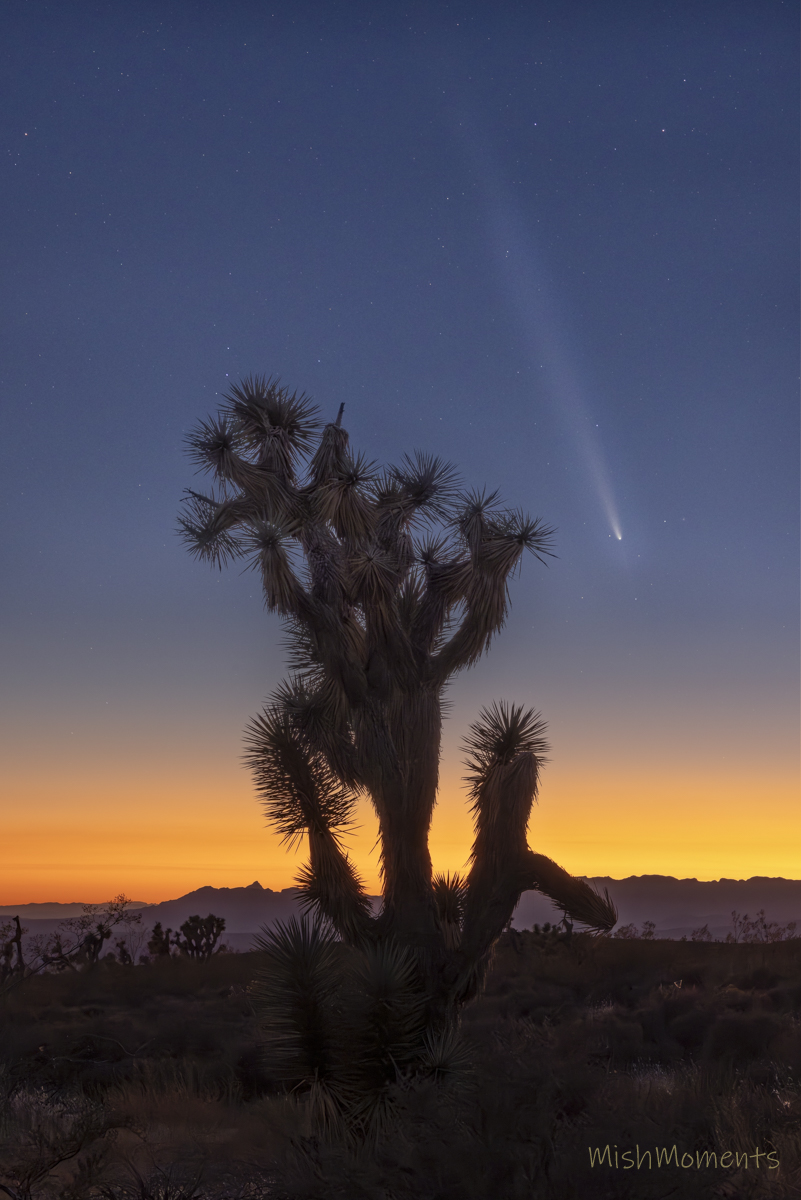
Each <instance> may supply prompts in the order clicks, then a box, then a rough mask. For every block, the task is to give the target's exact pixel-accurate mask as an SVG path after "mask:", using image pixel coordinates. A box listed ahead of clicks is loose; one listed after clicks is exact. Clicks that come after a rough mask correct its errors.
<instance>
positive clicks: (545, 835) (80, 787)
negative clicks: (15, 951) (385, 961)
mask: <svg viewBox="0 0 801 1200" xmlns="http://www.w3.org/2000/svg"><path fill="white" fill-rule="evenodd" d="M460 774H461V769H460V768H456V769H453V770H450V771H449V770H444V771H443V780H442V786H441V791H440V803H439V805H438V808H437V810H436V812H435V817H434V822H433V826H432V830H431V838H430V846H431V854H432V859H433V862H434V868H435V870H451V871H453V870H463V869H464V866H465V862H466V860H467V857H468V855H469V852H470V844H471V840H472V839H471V835H472V827H471V822H470V817H469V813H468V810H467V804H466V801H465V797H464V792H463V791H462V790H461V785H460V782H459V776H460ZM14 795H15V799H16V803H15V804H14V806H13V809H12V810H11V812H10V814H9V815H8V816H7V817H6V818H5V819H4V839H5V842H6V862H5V868H4V874H3V881H2V887H1V888H0V904H6V905H8V904H23V903H28V902H43V901H54V900H61V901H74V900H81V901H84V902H102V901H105V900H107V899H109V897H111V896H113V895H116V894H118V893H119V892H121V891H124V892H125V893H126V894H127V895H129V896H131V897H133V898H134V899H136V900H142V901H148V902H157V901H160V900H168V899H173V898H175V897H177V896H179V895H183V894H185V893H186V892H189V891H192V890H193V889H195V888H198V887H201V886H204V885H206V884H210V885H212V886H215V887H242V886H245V885H247V884H250V883H252V882H253V881H254V880H258V881H259V882H260V883H261V884H262V885H263V886H265V887H271V888H273V889H274V890H280V889H281V888H285V887H291V886H292V883H293V879H294V876H295V873H296V872H297V870H298V868H299V867H300V866H301V865H302V863H303V862H304V861H305V848H304V847H301V848H300V849H299V850H298V851H297V852H295V853H292V852H289V853H288V852H287V850H286V848H285V847H283V846H281V844H280V842H279V839H278V838H277V837H276V836H275V835H273V834H272V833H271V832H270V831H269V830H267V829H266V827H265V825H264V821H263V817H262V814H261V811H260V809H259V806H258V803H257V802H256V800H255V798H254V795H253V791H252V788H251V785H250V782H249V780H248V778H247V777H246V776H245V775H244V773H233V774H232V773H231V772H230V771H226V770H222V769H221V770H220V771H219V772H215V771H209V772H207V773H206V774H205V775H204V776H203V777H202V778H200V777H195V778H190V779H187V777H186V774H183V775H182V776H181V778H180V779H179V778H178V776H177V774H176V776H175V777H173V778H167V779H165V778H164V775H163V774H162V773H159V778H158V780H156V779H155V778H154V777H153V776H152V775H149V774H148V773H147V772H145V771H144V770H143V771H141V772H139V773H138V774H134V773H131V775H129V776H128V778H127V779H126V780H125V781H124V782H123V783H122V784H117V785H116V786H115V790H114V795H113V799H109V792H108V788H107V786H104V783H103V778H102V772H98V774H97V775H96V776H95V777H94V778H92V777H89V778H87V777H86V776H84V779H83V780H82V781H81V783H80V784H78V783H62V784H61V785H60V786H55V785H54V783H53V781H52V780H49V779H47V780H46V779H44V778H39V779H36V778H35V777H31V776H30V775H29V776H28V778H27V781H26V780H23V779H22V778H19V779H17V780H16V782H15V784H14ZM221 797H224V798H225V799H224V801H223V802H221V799H220V798H221ZM68 813H73V814H74V815H73V816H65V814H68ZM358 825H359V827H358V828H357V829H356V830H355V831H354V833H353V834H352V835H351V837H350V838H349V839H348V850H349V852H350V854H351V856H352V858H353V859H354V861H355V862H356V864H357V866H358V868H359V869H360V871H361V873H362V876H363V878H364V882H365V884H366V886H367V888H368V890H369V891H370V892H372V893H376V892H378V891H379V890H380V883H379V872H378V856H377V851H376V850H375V840H376V832H377V826H376V821H375V817H374V815H373V814H372V811H371V809H370V807H369V804H368V803H367V802H364V803H363V804H362V805H360V809H359V814H358ZM529 842H530V845H531V846H532V848H533V849H535V850H537V851H540V852H542V853H544V854H548V855H549V856H550V857H552V858H554V859H556V861H557V862H559V863H560V864H561V865H562V866H564V867H565V868H566V869H568V870H570V871H572V872H573V873H574V874H577V875H610V876H612V877H613V878H623V877H625V876H628V875H646V874H662V875H674V876H676V877H680V878H687V877H695V878H698V879H718V878H721V877H728V878H747V877H749V876H753V875H767V876H784V877H786V878H799V876H801V838H800V837H799V821H798V780H797V778H796V777H794V776H793V777H791V776H789V775H779V774H777V775H775V776H774V777H766V776H765V774H764V773H762V772H761V773H759V774H758V775H752V776H750V777H748V776H745V775H742V774H739V775H736V776H735V775H731V776H729V775H726V776H724V775H721V774H715V775H712V774H710V773H703V772H697V773H693V774H692V775H689V774H687V773H685V774H681V775H676V776H675V777H673V778H668V777H664V776H663V777H658V778H654V777H653V776H652V775H649V774H648V773H646V772H644V771H641V770H637V771H633V772H631V773H629V774H625V775H624V774H621V773H616V772H614V771H611V770H610V769H609V768H608V767H607V768H606V769H604V770H602V771H596V772H594V773H593V774H592V775H590V774H589V773H588V772H574V773H570V772H567V771H559V770H557V769H556V768H555V767H553V766H551V767H549V768H548V773H547V777H546V778H545V779H544V780H543V788H542V791H541V796H540V801H539V803H538V804H537V805H535V807H534V810H533V812H532V818H531V823H530V828H529Z"/></svg>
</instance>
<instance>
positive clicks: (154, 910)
mask: <svg viewBox="0 0 801 1200" xmlns="http://www.w3.org/2000/svg"><path fill="white" fill-rule="evenodd" d="M589 882H590V883H593V884H595V885H596V886H597V887H599V888H601V889H602V890H603V888H608V890H609V894H610V896H611V897H612V899H613V900H614V902H615V904H616V905H617V908H618V913H619V918H620V921H619V923H620V924H621V925H627V924H629V923H630V922H634V923H635V924H637V925H641V924H642V922H643V921H653V922H654V923H655V925H656V935H657V937H659V936H662V937H671V938H678V937H681V936H682V935H685V934H686V935H687V936H688V937H689V936H690V934H691V933H692V931H693V930H694V929H698V928H699V927H700V926H702V925H708V926H709V930H710V933H711V934H712V936H713V937H718V938H725V936H726V934H727V933H728V932H729V930H730V928H731V913H732V910H736V911H737V912H740V913H746V912H747V913H749V914H750V916H752V917H753V916H755V915H756V913H757V912H758V911H759V910H760V909H764V910H765V915H766V917H767V919H768V920H769V921H778V922H779V923H780V924H786V923H787V922H788V921H797V922H798V927H799V933H800V934H801V880H798V879H781V878H778V879H772V878H767V877H765V876H759V875H756V876H754V877H753V878H751V879H720V880H713V881H711V882H707V881H704V880H701V881H699V880H697V879H674V878H673V876H672V875H631V876H629V877H628V878H627V879H611V878H609V877H608V876H594V877H590V878H589ZM370 900H371V903H372V905H373V908H374V909H378V907H379V906H380V903H381V898H380V897H378V896H372V897H370ZM136 907H138V908H140V910H141V912H142V918H143V921H144V923H145V924H146V926H147V927H148V928H152V927H153V925H155V923H156V921H160V922H161V925H162V927H163V928H165V929H166V928H167V927H168V926H169V927H170V928H172V929H178V928H179V927H180V926H181V924H182V923H183V922H184V921H186V920H187V918H189V917H191V916H194V915H195V914H197V915H198V916H201V917H205V916H207V915H208V914H209V913H214V914H215V916H218V917H224V918H225V926H226V928H225V934H224V937H223V940H224V941H226V942H227V943H228V945H229V946H230V947H231V948H232V949H237V950H246V949H247V948H248V947H249V946H250V945H251V944H252V941H253V935H254V934H256V933H258V932H259V930H260V929H262V928H263V927H265V926H267V927H268V928H269V927H270V926H272V925H274V924H275V922H276V921H286V920H288V919H289V918H290V917H292V916H298V915H299V914H300V906H299V904H298V893H297V889H296V888H284V889H283V890H282V891H280V892H274V891H272V889H271V888H265V887H262V886H261V884H260V883H251V884H250V885H249V886H248V887H239V888H215V887H201V888H197V889H196V890H195V891H193V892H188V893H187V894H186V895H185V896H179V897H178V899H177V900H164V901H163V902H162V903H161V904H150V905H137V906H136ZM43 909H46V910H48V911H47V915H46V917H45V913H44V912H41V911H38V912H34V911H33V910H43ZM54 910H57V911H54ZM81 910H82V906H81V905H80V904H61V905H59V904H55V903H50V904H20V905H17V906H14V905H4V906H3V907H0V917H1V916H3V915H11V916H13V915H15V914H16V913H19V916H20V918H21V919H22V920H23V921H24V923H25V925H26V926H27V928H28V930H29V933H30V934H34V933H49V932H51V931H52V930H53V929H55V927H56V925H57V924H58V921H59V920H63V919H64V918H65V917H73V916H77V915H79V914H80V912H81ZM560 916H561V914H560V913H559V912H558V911H557V910H556V909H555V908H554V906H553V905H552V904H551V902H550V900H547V899H546V898H545V897H544V896H540V895H538V893H536V892H524V894H523V896H522V898H521V900H520V904H519V905H518V906H517V909H516V910H515V914H514V918H513V923H514V925H515V927H516V928H517V929H529V928H531V926H532V925H533V924H534V923H535V922H538V923H540V924H543V923H544V922H545V921H551V922H553V921H558V920H559V919H560Z"/></svg>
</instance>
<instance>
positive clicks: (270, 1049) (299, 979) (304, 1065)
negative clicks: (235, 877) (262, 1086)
mask: <svg viewBox="0 0 801 1200" xmlns="http://www.w3.org/2000/svg"><path fill="white" fill-rule="evenodd" d="M256 945H257V947H258V948H259V949H260V950H262V951H263V953H264V955H265V964H264V967H263V968H262V970H261V971H260V972H259V975H258V977H257V980H256V981H255V983H254V984H253V985H252V986H251V989H250V996H251V1000H252V1003H253V1007H254V1012H255V1014H256V1017H257V1020H258V1022H259V1027H260V1031H261V1036H262V1051H263V1055H264V1063H265V1067H266V1069H267V1070H268V1071H269V1072H270V1073H271V1074H273V1075H274V1076H276V1077H277V1078H279V1079H281V1080H283V1081H284V1082H285V1083H286V1084H287V1085H288V1086H291V1087H294V1088H297V1087H298V1085H300V1086H305V1088H306V1089H307V1095H308V1097H309V1105H310V1112H311V1115H312V1117H313V1119H314V1121H315V1124H316V1125H317V1127H318V1129H319V1130H320V1132H328V1133H329V1134H331V1133H343V1132H347V1131H349V1132H350V1133H351V1134H353V1133H358V1134H359V1135H360V1136H361V1137H367V1138H371V1139H374V1138H375V1137H377V1136H379V1135H380V1134H381V1133H382V1132H383V1131H385V1130H386V1129H387V1127H388V1126H389V1125H390V1124H391V1122H392V1115H393V1109H394V1104H395V1096H396V1086H397V1085H398V1084H399V1083H406V1084H407V1085H408V1082H409V1081H410V1080H412V1079H414V1078H415V1077H420V1078H432V1079H434V1080H436V1081H437V1082H448V1083H454V1082H456V1081H457V1079H458V1078H461V1077H462V1076H463V1075H464V1074H465V1072H466V1070H468V1069H469V1068H468V1061H467V1056H466V1051H465V1049H464V1047H463V1046H462V1043H461V1041H460V1039H459V1036H458V1033H457V1031H456V1030H455V1028H445V1029H440V1030H435V1029H434V1028H433V1027H432V1026H431V1025H430V1024H429V1022H428V1019H427V1004H428V997H427V994H426V990H425V984H424V980H423V976H422V974H421V972H420V970H419V965H418V962H417V960H416V957H415V955H414V954H413V953H412V952H411V951H410V950H409V949H407V948H404V947H402V946H399V945H398V944H397V943H396V942H393V941H392V940H386V941H383V942H380V943H378V944H366V945H365V946H364V947H363V948H362V949H360V950H348V949H347V948H346V947H345V946H344V945H343V944H342V943H340V942H337V941H336V940H335V939H334V937H333V935H332V934H331V933H330V932H328V931H327V930H326V928H325V926H323V925H320V924H319V923H314V922H309V921H307V920H306V919H303V920H301V921H300V922H298V921H296V920H294V919H293V920H291V921H290V922H288V923H287V924H281V923H279V924H277V925H276V927H275V928H274V929H273V930H271V931H266V932H265V933H264V934H262V935H261V936H259V937H258V938H257V939H256Z"/></svg>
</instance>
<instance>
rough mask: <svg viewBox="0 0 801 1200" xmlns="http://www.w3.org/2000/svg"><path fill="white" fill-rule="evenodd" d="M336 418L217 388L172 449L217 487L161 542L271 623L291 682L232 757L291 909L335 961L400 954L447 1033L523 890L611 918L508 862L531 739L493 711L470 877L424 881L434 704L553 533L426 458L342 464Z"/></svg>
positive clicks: (259, 383)
mask: <svg viewBox="0 0 801 1200" xmlns="http://www.w3.org/2000/svg"><path fill="white" fill-rule="evenodd" d="M343 409H344V405H342V406H340V410H339V414H338V416H337V418H336V420H335V421H333V422H331V423H330V424H327V425H325V426H323V427H322V428H321V425H320V422H319V421H318V419H317V409H316V408H315V407H314V406H313V405H312V404H311V402H310V400H309V399H308V398H307V397H306V396H303V395H298V394H292V395H290V394H289V392H288V391H287V390H286V389H284V388H282V387H280V386H279V383H278V381H277V380H269V379H265V378H258V377H256V378H248V379H244V380H243V381H242V382H241V383H240V384H239V385H238V386H234V387H232V388H231V391H230V393H229V394H228V395H227V396H226V397H225V402H224V405H223V407H222V408H221V409H220V411H219V413H218V415H217V416H216V417H214V418H212V419H210V420H208V421H204V422H202V423H201V424H200V425H199V427H198V428H197V429H196V431H195V432H194V433H193V434H192V435H191V436H190V438H189V446H190V451H191V454H192V456H193V458H194V460H195V462H196V463H197V464H198V466H199V467H200V468H201V469H203V470H205V471H208V472H210V473H211V474H212V475H213V476H214V477H215V479H216V482H217V485H218V488H217V490H216V491H213V492H209V493H200V492H196V491H187V493H186V497H185V500H186V503H185V508H184V512H183V515H182V517H181V529H182V532H183V535H184V537H185V539H186V542H187V543H188V545H189V548H190V549H191V551H192V552H193V553H194V554H195V555H196V556H197V557H199V558H200V559H203V560H205V561H207V562H209V563H212V564H214V565H216V566H218V567H222V566H223V565H224V564H225V563H227V562H229V561H231V560H233V559H235V558H238V557H245V558H246V559H249V561H250V563H251V565H252V566H253V568H254V569H255V570H256V571H257V572H258V573H259V575H260V576H261V579H262V582H263V586H264V595H265V598H266V603H267V607H268V608H269V609H270V610H271V611H274V612H278V613H280V614H281V616H282V617H283V618H284V619H285V622H286V628H287V632H288V646H289V651H290V665H291V668H292V671H293V673H292V674H291V675H290V677H289V678H288V679H287V680H286V681H285V682H284V683H283V684H282V685H281V686H280V687H279V689H278V690H277V691H276V692H275V693H274V695H273V697H272V699H271V702H270V703H269V704H268V706H267V707H266V708H265V709H264V711H263V712H262V713H261V715H260V716H258V717H256V718H255V719H254V720H253V721H252V722H251V724H250V726H249V728H248V731H247V758H248V761H249V763H250V766H251V768H252V770H253V773H254V775H255V779H256V785H257V787H258V790H259V792H260V794H261V797H262V800H263V802H264V807H265V810H266V813H267V816H268V819H269V821H270V823H271V824H272V826H273V827H274V828H275V829H276V830H278V831H279V832H280V833H281V834H282V835H283V837H284V839H285V840H286V841H287V842H290V843H291V842H295V841H296V840H297V839H300V838H301V837H302V836H303V835H306V837H307V838H308V844H309V863H308V866H306V867H305V869H304V870H303V872H302V874H301V876H300V879H299V881H298V882H299V888H300V892H301V896H302V899H303V902H304V904H305V906H306V908H307V910H310V911H311V912H313V913H314V914H316V915H317V916H318V917H319V918H321V919H322V920H323V921H324V922H325V923H326V926H327V927H328V928H329V929H330V928H333V930H335V931H336V934H337V935H338V937H339V939H340V940H341V941H342V942H344V943H345V944H346V945H348V946H351V947H354V948H357V949H361V950H367V949H369V948H370V947H373V948H375V947H376V946H381V945H384V946H386V945H388V944H391V945H392V946H393V947H395V948H396V949H397V948H400V950H401V952H403V953H405V951H404V950H403V948H404V947H405V948H407V950H408V952H409V953H411V954H412V956H413V958H414V961H415V964H416V967H415V969H416V971H417V973H418V978H419V979H420V980H421V981H422V983H421V986H422V988H423V991H424V993H425V995H426V997H427V1004H428V1011H429V1016H430V1017H431V1018H432V1019H435V1018H436V1015H437V1014H439V1016H440V1018H443V1017H445V1018H446V1017H447V1014H448V1013H450V1014H453V1013H455V1012H456V1011H457V1010H458V1008H459V1006H460V1005H461V1004H462V1003H464V1001H466V1000H467V999H469V998H470V997H471V996H472V995H474V994H475V992H476V990H477V988H478V987H479V986H480V983H481V980H482V978H483V974H484V971H485V969H486V964H487V962H488V958H489V955H490V953H491V950H492V947H493V944H494V943H495V942H496V940H497V939H498V937H499V936H500V934H501V932H502V931H503V929H504V926H505V925H506V924H507V922H508V921H509V919H510V918H511V915H512V912H513V910H514V908H515V905H516V904H517V902H518V900H519V898H520V895H521V893H522V892H523V891H525V890H526V889H532V888H533V889H537V890H538V891H540V892H542V893H544V894H545V895H546V896H549V897H550V898H551V899H552V900H553V902H554V904H555V906H556V907H557V908H558V909H560V910H562V912H564V913H566V914H568V915H569V916H570V917H572V918H573V919H575V920H576V921H579V922H581V923H583V924H584V925H585V926H586V927H588V928H591V929H593V930H607V929H610V928H611V927H612V926H613V925H614V923H615V921H616V919H617V915H616V913H615V910H614V906H613V905H612V903H611V901H610V900H609V897H608V895H604V896H601V895H599V894H598V893H597V892H596V891H594V890H593V889H592V888H591V887H590V886H588V885H587V884H586V883H584V882H582V881H580V880H578V879H576V878H574V877H572V876H571V875H569V874H568V873H567V872H566V871H564V870H563V869H562V868H561V867H559V866H557V864H556V863H554V862H553V861H552V860H551V859H550V858H547V857H545V856H544V855H542V854H537V853H534V852H533V851H532V850H531V849H530V848H529V847H528V845H527V841H526V828H527V824H528V820H529V815H530V812H531V806H532V803H533V800H534V798H535V796H536V794H537V787H538V779H539V772H540V769H541V766H542V763H543V762H544V761H545V753H546V751H547V743H546V740H545V725H544V722H543V721H542V719H541V718H540V716H539V714H537V713H535V712H533V711H524V710H523V709H522V708H520V707H515V706H513V705H507V704H504V703H497V704H493V705H491V706H490V707H488V708H487V709H485V710H483V711H482V713H481V715H480V718H479V720H478V721H477V722H476V723H475V724H474V725H473V726H472V727H471V729H470V733H469V735H468V737H467V739H466V752H467V768H468V782H469V796H470V800H471V802H472V812H473V817H474V823H475V841H474V844H473V851H472V855H471V860H470V867H469V871H468V873H467V875H466V877H464V878H462V877H459V876H457V877H443V876H439V877H436V878H435V877H433V875H432V866H431V858H430V855H429V850H428V832H429V826H430V823H431V817H432V812H433V809H434V805H435V803H436V797H437V784H438V770H439V757H440V735H441V725H442V710H443V693H444V690H445V688H446V685H447V683H448V681H449V679H450V678H451V677H452V676H453V675H454V674H455V673H456V672H458V671H460V670H462V669H463V668H465V667H469V666H471V665H472V664H474V663H475V662H476V661H477V660H478V659H479V658H480V657H481V655H482V654H483V653H484V651H486V650H487V648H488V647H489V644H490V642H491V640H492V637H493V635H494V634H495V633H497V632H498V631H499V630H500V629H501V628H502V627H503V624H504V621H505V618H506V615H507V611H508V602H509V598H508V580H509V578H510V576H511V574H512V573H513V572H514V571H515V569H516V568H517V566H518V564H519V563H520V560H521V558H522V555H523V552H524V551H525V550H529V551H531V552H532V553H533V554H534V555H535V557H536V558H538V559H540V561H544V556H546V555H549V554H551V534H552V531H551V530H550V529H548V528H547V527H545V526H544V525H543V524H542V523H541V522H540V521H539V520H532V519H531V518H529V517H528V516H526V515H525V514H523V513H521V512H517V511H511V510H510V509H507V508H504V507H502V506H501V504H500V503H499V500H498V496H497V493H492V494H487V493H485V492H475V491H461V490H460V488H459V484H458V480H457V477H456V474H455V472H454V470H453V469H452V468H451V467H450V466H448V465H447V464H446V463H444V462H442V461H441V460H440V459H438V458H435V457H431V456H428V455H425V454H422V453H419V452H418V453H415V454H414V455H412V456H411V457H409V456H405V457H404V458H403V459H402V460H401V462H400V464H399V465H397V466H390V467H387V468H385V469H383V470H377V469H376V468H375V467H374V466H372V465H370V464H368V463H367V462H366V460H365V458H364V456H363V455H362V454H354V453H353V452H352V451H351V450H350V449H349V444H348V434H347V433H346V432H345V429H344V428H343V427H342V414H343ZM360 794H366V795H367V796H369V797H370V800H371V801H372V803H373V805H374V807H375V811H376V813H377V816H378V822H379V829H380V849H381V870H382V880H383V907H382V909H381V912H380V913H379V915H378V916H376V917H373V916H372V915H371V910H370V906H369V903H368V899H367V895H366V893H365V889H364V887H363V885H362V883H361V881H360V879H359V877H358V874H357V871H356V869H355V867H354V865H353V863H352V862H351V861H350V859H349V858H348V855H347V853H346V852H345V850H344V848H343V844H342V834H343V832H344V831H345V830H346V828H347V826H348V822H349V820H350V819H351V815H352V812H353V806H354V803H355V801H356V799H357V797H358V796H359V795H360ZM284 932H285V933H286V932H287V931H284ZM295 933H296V934H297V933H298V930H297V929H296V930H295Z"/></svg>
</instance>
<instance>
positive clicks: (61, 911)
mask: <svg viewBox="0 0 801 1200" xmlns="http://www.w3.org/2000/svg"><path fill="white" fill-rule="evenodd" d="M148 907H149V906H148V903H147V900H132V901H131V908H132V909H133V908H148ZM82 912H83V904H82V903H80V902H79V901H77V900H76V901H73V902H72V903H70V904H59V903H58V901H56V900H51V901H49V902H48V903H46V904H0V917H16V916H18V917H19V918H20V920H22V919H23V918H24V919H25V920H26V921H27V920H33V921H38V920H55V921H63V920H64V918H65V917H79V916H80V915H81V913H82Z"/></svg>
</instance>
